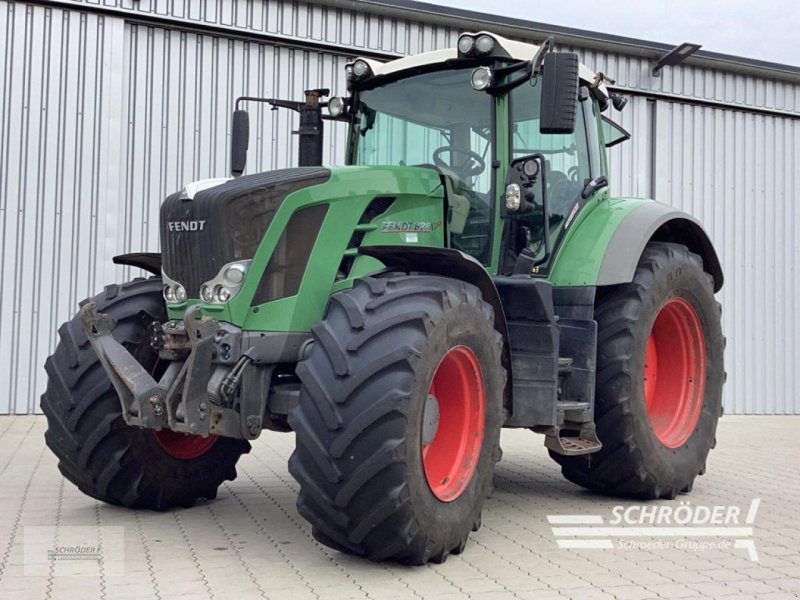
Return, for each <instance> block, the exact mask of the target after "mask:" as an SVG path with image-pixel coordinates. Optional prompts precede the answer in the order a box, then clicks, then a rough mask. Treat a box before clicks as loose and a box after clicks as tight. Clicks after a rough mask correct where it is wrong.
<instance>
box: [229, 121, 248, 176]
mask: <svg viewBox="0 0 800 600" xmlns="http://www.w3.org/2000/svg"><path fill="white" fill-rule="evenodd" d="M249 145H250V117H249V116H248V114H247V111H246V110H235V111H233V124H232V125H231V175H233V176H234V177H239V175H241V174H242V173H244V166H245V164H247V148H248V146H249Z"/></svg>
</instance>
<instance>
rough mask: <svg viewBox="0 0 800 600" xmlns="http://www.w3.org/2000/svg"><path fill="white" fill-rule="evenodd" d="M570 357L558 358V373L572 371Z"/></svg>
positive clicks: (567, 373)
mask: <svg viewBox="0 0 800 600" xmlns="http://www.w3.org/2000/svg"><path fill="white" fill-rule="evenodd" d="M573 362H574V361H573V359H572V358H564V357H560V358H559V359H558V374H559V375H569V374H570V373H572V363H573Z"/></svg>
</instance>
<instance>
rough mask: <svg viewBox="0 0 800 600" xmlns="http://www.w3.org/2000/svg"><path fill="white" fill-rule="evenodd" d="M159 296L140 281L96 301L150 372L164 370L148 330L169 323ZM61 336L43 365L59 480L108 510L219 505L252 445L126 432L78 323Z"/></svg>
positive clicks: (155, 287) (49, 437)
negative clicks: (205, 501)
mask: <svg viewBox="0 0 800 600" xmlns="http://www.w3.org/2000/svg"><path fill="white" fill-rule="evenodd" d="M161 289H162V284H161V280H160V279H156V278H151V279H146V280H145V279H138V280H134V281H132V282H130V283H125V284H123V285H109V286H107V287H106V289H105V290H103V292H101V293H100V294H98V295H97V296H95V297H94V298H93V299H92V301H93V302H95V303H96V304H97V310H98V311H99V312H102V313H108V314H110V315H111V316H112V317H113V318H114V319H115V320H116V321H117V325H116V327H115V328H114V330H113V332H112V335H113V336H114V338H115V339H116V340H117V341H118V342H119V343H120V344H122V345H123V346H125V348H126V349H127V350H128V352H130V353H131V354H132V355H133V356H134V357H135V358H136V359H137V360H138V361H139V363H140V364H141V365H142V366H143V367H145V368H146V369H147V370H148V371H151V372H153V371H155V370H157V369H158V368H159V365H158V364H157V361H158V355H157V354H156V353H155V352H154V351H153V350H152V348H151V347H150V339H149V336H148V333H147V328H148V327H149V325H150V324H151V323H152V322H153V321H159V322H160V321H163V320H165V319H166V306H165V305H164V300H163V298H162V296H161ZM58 333H59V335H60V337H61V340H60V342H59V344H58V346H57V347H56V350H55V352H54V353H53V355H52V356H50V357H49V358H48V359H47V363H46V364H45V370H46V371H47V377H48V378H47V389H46V391H45V393H44V395H43V396H42V411H43V412H44V414H45V416H46V417H47V431H46V432H45V441H46V442H47V445H48V447H49V448H50V449H51V450H52V451H53V454H55V455H56V456H57V457H58V468H59V470H60V471H61V473H62V474H63V475H64V477H66V478H67V479H68V480H69V481H71V482H72V483H74V484H75V485H76V486H77V487H78V488H79V489H80V490H81V491H82V492H83V493H85V494H87V495H89V496H91V497H93V498H97V499H98V500H102V501H104V502H108V503H110V504H119V505H123V506H128V507H132V508H150V509H155V510H165V509H168V508H171V507H173V506H188V505H190V504H192V502H194V500H196V499H197V498H214V497H215V496H216V494H217V488H218V487H219V485H220V484H221V483H222V482H223V481H225V480H226V479H234V478H235V477H236V467H235V465H236V461H237V460H238V459H239V456H240V455H241V454H242V453H243V452H249V450H250V444H249V443H247V442H246V441H244V440H237V439H233V438H223V437H216V436H208V437H205V438H204V437H200V436H194V435H184V434H182V433H176V432H173V431H169V430H163V429H162V430H160V431H153V430H149V429H141V428H139V427H131V426H129V425H127V424H126V423H125V421H124V420H123V418H122V407H121V404H120V400H119V396H118V395H117V393H116V391H115V390H114V387H113V386H112V385H111V381H110V380H109V378H108V375H107V374H106V372H105V370H104V369H103V366H102V365H101V364H100V360H99V359H98V358H97V355H96V354H95V352H94V350H93V349H92V347H91V345H90V344H89V340H88V339H87V337H86V334H85V333H84V331H83V327H82V325H81V323H80V319H79V318H78V317H77V316H76V317H74V318H73V319H72V320H71V321H69V322H67V323H64V325H62V326H61V328H60V329H59V331H58ZM162 366H163V364H162Z"/></svg>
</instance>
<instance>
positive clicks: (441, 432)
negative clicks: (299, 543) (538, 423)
mask: <svg viewBox="0 0 800 600" xmlns="http://www.w3.org/2000/svg"><path fill="white" fill-rule="evenodd" d="M313 334H314V344H313V346H312V347H311V350H310V353H309V355H308V357H307V358H306V359H304V360H303V361H302V362H301V363H300V364H299V365H298V368H297V374H298V375H299V377H300V380H301V382H302V388H301V392H300V400H299V403H298V404H297V406H296V407H295V408H294V409H293V410H292V412H291V414H290V417H289V423H290V424H291V426H292V428H293V429H294V431H295V432H296V435H297V445H296V449H295V451H294V453H293V454H292V457H291V460H290V462H289V470H290V472H291V473H292V475H293V476H294V477H295V479H297V481H298V482H299V483H300V495H299V497H298V500H297V507H298V510H299V512H300V514H302V515H303V516H304V517H305V518H306V519H307V520H308V521H309V522H310V523H311V524H312V526H313V529H312V531H313V534H314V537H315V538H316V539H317V540H319V541H320V542H322V543H323V544H326V545H328V546H331V547H333V548H336V549H338V550H342V551H345V552H349V553H352V554H356V555H359V556H365V557H368V558H370V559H372V560H376V561H379V560H387V559H393V560H397V561H400V562H405V563H410V564H424V563H427V562H428V561H434V562H442V561H443V560H445V559H446V557H447V555H448V554H449V553H459V552H461V551H462V550H463V548H464V545H465V544H466V541H467V536H468V535H469V532H470V531H471V530H473V531H474V530H477V528H478V527H479V526H480V520H481V518H480V516H481V509H482V507H483V503H484V501H485V499H486V497H487V496H488V495H489V493H490V491H491V489H492V474H493V471H494V465H495V463H496V462H497V460H499V458H500V446H499V439H500V427H501V425H502V417H503V395H504V391H505V381H506V373H505V370H504V368H503V366H502V364H501V355H502V347H503V342H502V337H501V336H500V334H499V333H498V332H497V331H496V330H495V328H494V315H493V311H492V308H491V306H490V305H489V304H487V303H486V302H484V301H483V300H482V298H481V293H480V291H479V290H478V288H476V287H475V286H472V285H469V284H467V283H464V282H461V281H456V280H452V279H447V278H443V277H435V276H426V275H409V276H402V275H399V276H387V277H381V278H365V279H361V280H358V281H356V283H355V286H354V287H353V289H352V290H347V291H344V292H340V293H338V294H335V295H334V296H332V298H331V302H330V304H329V307H328V311H327V314H326V316H325V318H324V319H323V320H322V321H320V322H319V323H317V324H316V325H315V326H314V327H313ZM437 422H438V426H437Z"/></svg>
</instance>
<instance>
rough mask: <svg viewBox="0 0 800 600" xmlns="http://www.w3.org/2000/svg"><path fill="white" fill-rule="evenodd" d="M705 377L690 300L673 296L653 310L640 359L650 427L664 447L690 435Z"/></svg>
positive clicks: (702, 349)
mask: <svg viewBox="0 0 800 600" xmlns="http://www.w3.org/2000/svg"><path fill="white" fill-rule="evenodd" d="M705 381H706V350H705V343H704V341H703V329H702V327H701V326H700V319H699V318H698V317H697V313H696V312H695V310H694V308H693V307H692V305H691V304H690V303H689V302H688V301H687V300H684V299H683V298H672V299H671V300H669V301H668V302H667V303H666V304H665V305H664V306H662V307H661V310H660V311H659V312H658V316H657V317H656V320H655V323H653V329H652V331H651V332H650V337H649V338H648V340H647V350H646V352H645V358H644V403H645V408H646V409H647V416H648V418H649V419H650V426H651V427H652V428H653V432H654V433H655V434H656V437H657V438H658V440H659V441H660V442H661V443H662V444H664V446H666V447H667V448H677V447H679V446H682V445H683V444H684V442H686V440H688V439H689V436H691V435H692V432H693V431H694V428H695V426H696V425H697V420H698V419H699V418H700V409H701V408H702V406H703V391H704V389H705Z"/></svg>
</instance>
